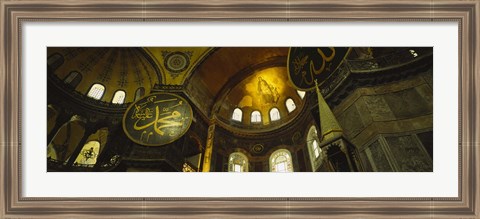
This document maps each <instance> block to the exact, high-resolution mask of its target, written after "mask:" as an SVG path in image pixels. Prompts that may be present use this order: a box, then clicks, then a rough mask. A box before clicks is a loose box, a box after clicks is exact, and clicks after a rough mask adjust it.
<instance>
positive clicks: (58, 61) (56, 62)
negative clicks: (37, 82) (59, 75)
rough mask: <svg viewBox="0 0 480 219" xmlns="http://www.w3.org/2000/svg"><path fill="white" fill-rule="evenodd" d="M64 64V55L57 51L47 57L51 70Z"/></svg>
mask: <svg viewBox="0 0 480 219" xmlns="http://www.w3.org/2000/svg"><path fill="white" fill-rule="evenodd" d="M62 64H63V56H62V55H60V54H58V53H55V54H53V55H51V56H49V57H48V59H47V67H48V70H50V71H55V70H56V69H57V68H58V67H60V66H61V65H62Z"/></svg>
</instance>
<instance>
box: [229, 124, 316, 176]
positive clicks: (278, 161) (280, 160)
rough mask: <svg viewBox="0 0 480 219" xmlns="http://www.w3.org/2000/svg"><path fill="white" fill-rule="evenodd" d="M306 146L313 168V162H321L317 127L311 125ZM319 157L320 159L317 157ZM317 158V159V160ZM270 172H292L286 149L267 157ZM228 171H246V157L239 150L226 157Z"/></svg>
mask: <svg viewBox="0 0 480 219" xmlns="http://www.w3.org/2000/svg"><path fill="white" fill-rule="evenodd" d="M306 140H307V146H308V148H309V151H310V160H311V161H312V167H313V168H315V162H318V161H319V162H321V161H322V160H321V158H320V155H321V153H322V149H321V148H320V145H319V139H318V133H317V128H316V127H315V126H313V125H312V126H311V127H310V129H309V131H308V135H307V139H306ZM319 158H320V159H319ZM317 160H318V161H317ZM269 163H270V172H293V163H292V155H291V154H290V151H288V150H286V149H279V150H276V151H275V152H273V153H272V155H271V156H270V159H269ZM228 171H229V172H248V158H247V156H245V155H244V154H243V153H241V152H234V153H232V154H230V157H229V158H228Z"/></svg>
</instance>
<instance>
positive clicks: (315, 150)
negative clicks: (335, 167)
mask: <svg viewBox="0 0 480 219" xmlns="http://www.w3.org/2000/svg"><path fill="white" fill-rule="evenodd" d="M312 148H313V153H314V154H315V158H318V156H320V152H321V151H322V149H320V146H318V141H317V139H313V142H312Z"/></svg>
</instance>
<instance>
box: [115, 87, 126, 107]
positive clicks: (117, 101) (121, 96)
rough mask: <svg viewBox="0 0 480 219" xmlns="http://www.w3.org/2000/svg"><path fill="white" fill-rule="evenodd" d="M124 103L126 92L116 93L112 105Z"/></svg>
mask: <svg viewBox="0 0 480 219" xmlns="http://www.w3.org/2000/svg"><path fill="white" fill-rule="evenodd" d="M123 102H125V91H123V90H119V91H117V92H115V95H113V100H112V103H115V104H122V103H123Z"/></svg>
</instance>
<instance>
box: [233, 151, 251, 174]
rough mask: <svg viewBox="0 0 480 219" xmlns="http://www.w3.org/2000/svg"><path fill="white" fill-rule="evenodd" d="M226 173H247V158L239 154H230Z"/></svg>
mask: <svg viewBox="0 0 480 219" xmlns="http://www.w3.org/2000/svg"><path fill="white" fill-rule="evenodd" d="M228 172H248V158H247V156H245V155H244V154H242V153H240V152H234V153H232V154H230V157H229V158H228Z"/></svg>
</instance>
